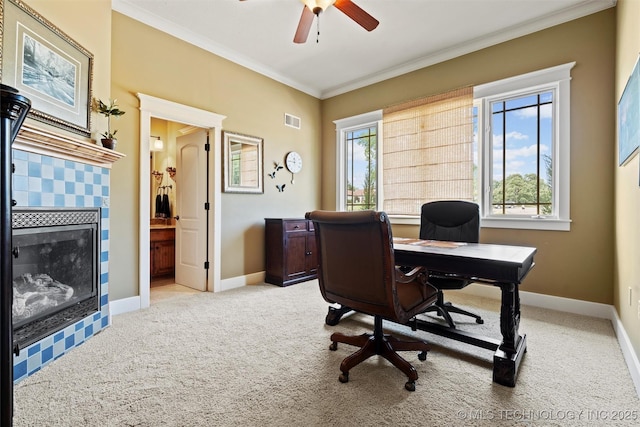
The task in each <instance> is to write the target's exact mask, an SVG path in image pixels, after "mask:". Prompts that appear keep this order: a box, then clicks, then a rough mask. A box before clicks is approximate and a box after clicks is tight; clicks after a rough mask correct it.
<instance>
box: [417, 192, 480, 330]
mask: <svg viewBox="0 0 640 427" xmlns="http://www.w3.org/2000/svg"><path fill="white" fill-rule="evenodd" d="M420 238H421V239H424V240H444V241H450V242H467V243H478V241H479V239H480V210H479V208H478V205H477V204H475V203H471V202H465V201H462V200H441V201H435V202H429V203H425V204H424V205H422V212H421V215H420ZM429 283H430V284H431V285H433V286H434V287H435V288H436V289H438V299H437V301H436V303H435V304H434V305H432V306H431V307H429V308H427V310H425V312H430V311H436V312H437V314H438V315H440V316H442V317H443V318H444V320H445V321H446V322H447V323H448V324H449V326H450V327H451V328H455V327H456V326H455V323H454V322H453V319H452V318H451V313H458V314H463V315H465V316H470V317H473V318H474V319H476V323H479V324H482V323H484V321H483V320H482V317H480V316H478V315H477V314H474V313H471V312H469V311H466V310H463V309H461V308H458V307H456V306H454V305H453V304H451V303H450V302H445V301H444V294H443V291H444V290H451V289H462V288H464V287H465V286H467V285H468V284H470V283H471V281H470V280H467V279H462V278H460V277H457V276H456V275H453V274H444V273H438V272H434V271H430V272H429Z"/></svg>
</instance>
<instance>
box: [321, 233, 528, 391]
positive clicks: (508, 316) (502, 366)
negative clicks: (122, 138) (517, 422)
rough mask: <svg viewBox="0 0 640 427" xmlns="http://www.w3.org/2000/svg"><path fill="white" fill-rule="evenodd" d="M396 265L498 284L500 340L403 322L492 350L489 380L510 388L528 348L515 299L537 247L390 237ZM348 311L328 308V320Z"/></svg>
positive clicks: (418, 321)
mask: <svg viewBox="0 0 640 427" xmlns="http://www.w3.org/2000/svg"><path fill="white" fill-rule="evenodd" d="M393 247H394V252H395V261H396V264H397V265H406V266H424V267H426V268H427V269H431V270H435V271H438V272H443V273H455V274H458V275H460V276H463V277H465V278H468V279H471V280H473V281H474V282H480V283H485V284H490V285H493V286H498V287H500V289H501V291H502V303H501V306H500V332H501V334H502V340H501V341H500V340H496V339H493V338H488V337H483V336H479V335H477V334H473V333H470V332H465V331H460V330H458V329H454V328H449V327H446V326H443V325H440V324H436V323H432V322H428V321H425V320H421V319H416V320H415V321H412V322H410V323H409V324H408V326H411V327H412V329H414V330H415V329H420V330H422V331H427V332H430V333H434V334H437V335H441V336H445V337H447V338H451V339H455V340H458V341H462V342H465V343H467V344H472V345H475V346H478V347H482V348H485V349H487V350H492V351H495V354H494V356H493V381H495V382H497V383H499V384H502V385H506V386H509V387H514V386H515V382H516V376H517V373H518V367H519V365H520V361H521V360H522V356H523V355H524V353H525V351H526V349H527V342H526V335H524V334H523V335H520V333H519V331H518V327H519V323H520V297H519V294H518V286H519V284H520V283H521V281H522V280H523V279H524V278H525V277H526V275H527V273H529V271H530V270H531V269H532V268H533V266H534V262H533V257H534V255H535V253H536V248H531V247H524V246H507V245H493V244H483V243H466V244H456V243H453V242H437V241H424V240H418V239H403V238H395V239H394V243H393ZM348 311H350V309H348V308H347V307H343V308H339V309H333V311H332V310H331V309H330V311H329V314H328V315H327V319H326V323H327V324H330V325H331V324H337V323H338V321H339V320H340V317H341V316H342V315H343V314H344V313H346V312H348Z"/></svg>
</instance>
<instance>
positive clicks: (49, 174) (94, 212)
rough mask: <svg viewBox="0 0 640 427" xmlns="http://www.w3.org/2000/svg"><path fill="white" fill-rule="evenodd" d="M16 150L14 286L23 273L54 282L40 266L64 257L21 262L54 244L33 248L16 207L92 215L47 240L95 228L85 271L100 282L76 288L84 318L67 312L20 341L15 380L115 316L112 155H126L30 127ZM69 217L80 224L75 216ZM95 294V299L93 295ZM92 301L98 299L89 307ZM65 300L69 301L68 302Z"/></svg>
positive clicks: (79, 235)
mask: <svg viewBox="0 0 640 427" xmlns="http://www.w3.org/2000/svg"><path fill="white" fill-rule="evenodd" d="M109 151H110V150H109ZM12 152H13V163H14V166H15V172H14V174H13V192H12V197H13V199H14V200H15V201H16V206H15V207H14V214H13V222H14V246H16V242H20V241H22V244H23V245H25V249H24V250H25V251H26V254H25V255H24V257H23V259H22V261H14V287H15V286H16V278H18V279H17V280H18V283H19V284H20V285H22V284H23V283H27V282H28V281H32V282H36V281H39V280H50V279H49V276H48V275H46V274H42V275H41V273H42V272H41V271H40V270H42V269H43V266H45V265H46V266H48V267H49V266H51V265H52V264H53V263H57V262H59V261H60V260H59V259H57V258H56V259H53V258H51V257H50V258H51V260H49V261H47V260H46V257H44V255H42V256H33V255H31V257H32V258H34V259H35V261H24V259H25V257H28V256H29V254H28V252H29V250H31V252H35V251H38V250H40V251H42V253H44V252H46V251H47V250H50V247H51V245H50V244H47V242H46V241H45V243H43V244H41V245H40V246H41V248H40V249H38V246H37V245H36V246H34V247H31V246H29V243H30V241H31V240H32V239H31V237H29V233H28V232H25V231H24V230H22V231H20V230H19V229H16V228H15V221H16V212H27V213H33V212H45V213H47V212H48V214H46V215H45V216H47V217H48V216H49V215H50V213H51V212H53V214H54V215H56V216H60V215H62V216H63V217H65V216H68V212H72V213H74V212H75V213H77V212H81V213H82V215H83V218H84V217H85V214H87V213H88V214H87V215H88V218H89V219H87V220H86V221H85V220H84V219H83V220H81V221H79V222H81V223H85V224H84V225H79V226H78V225H77V224H76V225H75V226H72V227H71V228H70V229H69V230H67V228H68V227H67V228H65V227H62V228H60V227H58V226H56V227H54V229H53V231H54V232H58V233H59V234H58V235H55V234H54V235H53V237H48V239H49V240H56V242H55V243H56V244H59V243H58V242H57V240H64V239H69V240H73V239H76V240H79V241H81V242H82V245H84V244H85V243H86V242H85V240H86V238H87V236H88V235H90V233H91V232H92V231H91V230H94V231H95V233H96V238H95V240H96V241H95V242H94V243H91V245H93V246H91V248H89V249H88V255H85V257H91V256H92V255H91V254H90V253H91V250H95V255H93V260H92V261H93V262H95V264H96V267H97V271H92V272H88V273H87V277H90V276H91V275H92V274H93V275H95V281H96V282H97V283H96V284H95V285H94V284H89V285H79V288H82V287H84V286H88V288H87V289H78V290H76V291H74V292H78V291H79V292H80V294H85V296H84V297H83V298H84V300H86V301H87V302H86V303H85V305H86V307H84V308H80V310H85V311H81V314H80V316H77V315H76V317H75V318H74V317H73V315H71V316H70V317H67V318H66V319H67V320H66V321H63V322H61V323H60V326H59V327H57V328H56V327H54V329H53V331H51V332H50V333H47V334H45V336H42V333H40V334H39V335H38V334H36V335H35V336H36V338H35V342H31V341H34V339H27V340H24V339H23V340H22V341H23V343H25V342H26V343H27V344H26V346H25V347H22V346H21V348H20V351H19V354H18V355H17V356H14V383H17V382H19V381H20V380H22V379H24V378H26V377H27V376H29V375H32V374H33V373H35V372H37V371H39V370H40V369H41V368H42V367H44V366H45V365H47V364H48V363H50V362H51V361H53V360H55V359H57V358H59V357H61V356H63V355H64V354H66V353H67V352H69V351H70V350H71V349H73V348H75V347H78V346H79V345H81V344H83V343H84V342H85V341H86V340H87V339H88V338H90V337H92V336H93V335H95V334H97V333H98V332H100V331H101V330H102V329H104V328H105V327H106V326H107V325H108V324H109V322H110V319H109V308H108V302H109V298H108V295H109V280H108V279H109V263H108V261H109V194H110V169H111V164H112V163H113V161H115V160H117V159H118V158H120V157H122V155H120V154H118V153H115V152H108V151H107V150H106V149H104V148H102V147H98V146H93V144H89V143H86V142H84V141H80V140H75V139H73V138H69V137H60V136H55V135H53V136H52V135H51V134H48V133H44V132H40V131H39V130H37V129H33V128H29V127H26V129H23V132H22V134H21V136H19V137H18V139H16V143H14V146H13V150H12ZM77 208H81V209H77ZM92 216H93V217H95V223H94V224H93V225H90V224H89V223H91V222H93V220H92V219H91V217H92ZM36 221H40V219H36ZM71 222H74V223H77V222H78V221H76V220H73V221H71ZM49 225H52V224H49ZM83 230H84V231H83ZM63 231H64V232H63ZM65 232H66V233H67V234H68V238H67V237H64V238H63V237H60V236H62V235H64V233H65ZM60 233H61V234H60ZM83 233H84V234H83ZM25 236H26V237H25ZM45 240H46V239H45ZM69 244H70V243H69ZM76 244H77V243H76ZM77 256H78V254H73V255H72V257H74V260H73V262H74V263H75V264H79V263H82V265H78V268H79V270H82V271H86V265H85V264H86V263H87V262H88V261H89V260H88V259H85V260H83V261H80V260H77V259H75V257H77ZM20 262H22V265H20ZM67 262H68V260H67ZM68 268H72V267H68ZM23 270H24V271H23ZM34 275H36V276H37V277H34ZM43 277H44V279H43ZM66 280H67V281H73V279H72V278H71V276H68V277H67V279H66ZM25 286H26V285H25ZM65 286H67V287H65ZM59 287H60V288H61V289H63V290H64V291H67V290H68V287H69V286H68V285H66V284H65V285H60V286H59ZM69 292H71V291H69ZM63 293H64V292H63ZM92 293H93V295H92ZM91 297H94V298H93V300H92V298H91ZM14 303H15V298H14ZM92 304H95V305H94V306H92ZM67 305H71V302H69V303H67ZM85 314H86V316H85ZM82 316H85V317H82ZM15 319H16V318H15V316H14V329H16V324H15V322H16V320H15ZM69 319H71V320H69ZM14 341H15V339H14Z"/></svg>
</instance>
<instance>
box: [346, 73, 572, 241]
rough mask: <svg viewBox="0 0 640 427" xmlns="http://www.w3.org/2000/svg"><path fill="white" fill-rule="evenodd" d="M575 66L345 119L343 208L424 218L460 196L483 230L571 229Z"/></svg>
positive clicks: (413, 219)
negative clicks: (425, 211)
mask: <svg viewBox="0 0 640 427" xmlns="http://www.w3.org/2000/svg"><path fill="white" fill-rule="evenodd" d="M573 65H574V63H570V64H565V65H560V66H557V67H553V68H548V69H545V70H541V71H536V72H533V73H528V74H525V75H521V76H516V77H513V78H508V79H504V80H500V81H497V82H492V83H488V84H484V85H480V86H476V87H474V88H463V89H458V90H455V91H451V92H449V93H446V94H441V95H436V96H431V97H428V98H425V99H420V100H415V101H411V102H408V103H405V104H402V105H397V106H392V107H390V108H386V109H385V110H380V111H375V112H372V113H368V114H363V115H360V116H356V117H351V118H347V119H342V120H338V121H336V122H335V124H336V131H337V141H338V155H337V162H338V163H337V171H338V179H337V182H338V189H337V190H338V191H337V207H338V209H339V210H358V209H377V210H385V211H386V212H387V213H388V214H389V216H390V218H391V220H392V221H393V222H396V223H399V222H402V223H415V224H417V223H419V214H420V206H421V205H422V204H423V203H425V202H428V201H432V200H452V199H458V200H469V201H475V202H476V203H478V205H479V206H480V211H481V215H482V226H483V227H495V228H525V229H541V230H569V225H570V218H569V148H570V147H569V143H570V136H569V111H570V108H569V107H570V105H569V103H570V93H569V82H570V78H571V77H570V70H571V68H572V67H573Z"/></svg>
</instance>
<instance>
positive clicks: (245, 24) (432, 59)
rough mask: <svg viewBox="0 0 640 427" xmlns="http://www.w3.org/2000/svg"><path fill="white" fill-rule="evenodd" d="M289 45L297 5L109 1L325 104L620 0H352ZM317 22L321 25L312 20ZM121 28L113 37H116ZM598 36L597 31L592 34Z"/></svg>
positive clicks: (287, 1) (282, 0)
mask: <svg viewBox="0 0 640 427" xmlns="http://www.w3.org/2000/svg"><path fill="white" fill-rule="evenodd" d="M354 2H355V3H356V4H357V5H358V6H360V7H361V8H362V9H364V10H365V11H367V12H368V13H369V14H371V15H373V16H374V17H375V18H376V19H378V21H380V25H379V26H378V28H376V29H375V30H373V31H372V32H367V31H365V30H364V29H363V28H362V27H360V26H359V25H358V24H356V23H355V22H354V21H352V20H351V19H350V18H348V17H347V16H346V15H344V14H343V13H342V12H341V11H340V10H338V9H336V8H335V7H329V8H328V9H327V10H326V11H325V12H324V13H322V14H321V15H320V36H319V42H317V43H316V22H315V21H314V23H313V26H312V29H311V32H310V34H309V38H308V40H307V42H306V43H305V44H295V43H293V36H294V34H295V31H296V28H297V25H298V21H299V19H300V15H301V13H302V8H303V5H302V3H301V2H300V0H247V1H239V0H113V2H112V7H113V10H115V11H118V12H120V13H123V14H125V15H127V16H130V17H131V18H134V19H136V20H138V21H141V22H143V23H145V24H147V25H150V26H152V27H155V28H157V29H159V30H161V31H164V32H167V33H169V34H172V35H174V36H176V37H178V38H180V39H182V40H185V41H187V42H189V43H192V44H194V45H196V46H199V47H201V48H203V49H206V50H208V51H210V52H212V53H214V54H216V55H219V56H222V57H224V58H227V59H229V60H231V61H233V62H236V63H238V64H240V65H243V66H245V67H247V68H250V69H252V70H254V71H257V72H259V73H261V74H264V75H266V76H268V77H271V78H273V79H275V80H277V81H279V82H282V83H284V84H287V85H289V86H291V87H294V88H296V89H299V90H301V91H303V92H305V93H308V94H310V95H313V96H315V97H317V98H321V99H324V98H328V97H331V96H335V95H338V94H341V93H344V92H347V91H350V90H353V89H357V88H359V87H363V86H366V85H368V84H372V83H375V82H378V81H382V80H385V79H388V78H390V77H394V76H398V75H401V74H404V73H407V72H409V71H413V70H417V69H419V68H423V67H426V66H428V65H432V64H435V63H438V62H442V61H445V60H448V59H451V58H454V57H457V56H460V55H464V54H466V53H469V52H473V51H475V50H478V49H482V48H485V47H488V46H492V45H495V44H497V43H501V42H504V41H507V40H510V39H513V38H516V37H520V36H523V35H525V34H529V33H532V32H535V31H539V30H541V29H544V28H548V27H550V26H553V25H557V24H561V23H563V22H567V21H570V20H573V19H576V18H580V17H583V16H586V15H589V14H591V13H595V12H599V11H601V10H604V9H607V8H610V7H613V6H615V4H616V0H354ZM316 20H317V18H316ZM116 30H117V29H116ZM594 31H597V29H594Z"/></svg>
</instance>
